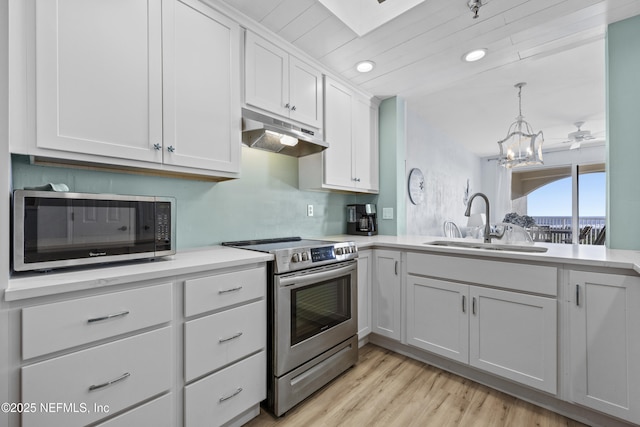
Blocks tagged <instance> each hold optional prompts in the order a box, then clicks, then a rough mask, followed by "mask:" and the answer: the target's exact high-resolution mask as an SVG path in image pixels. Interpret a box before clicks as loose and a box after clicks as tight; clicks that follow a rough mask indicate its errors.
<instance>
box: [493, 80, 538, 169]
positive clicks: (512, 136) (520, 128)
mask: <svg viewBox="0 0 640 427" xmlns="http://www.w3.org/2000/svg"><path fill="white" fill-rule="evenodd" d="M524 85H526V83H517V84H516V85H515V87H516V88H517V89H518V117H516V121H515V122H513V123H511V126H509V130H508V131H507V136H506V137H505V138H504V139H503V140H501V141H498V145H499V146H500V157H498V163H499V164H500V165H502V166H504V167H506V168H509V169H511V168H515V167H519V166H529V165H541V164H543V163H544V162H543V161H542V143H543V142H544V136H543V134H542V131H540V132H538V133H534V132H533V128H532V127H531V125H530V124H529V123H527V122H526V121H525V120H524V116H523V115H522V86H524Z"/></svg>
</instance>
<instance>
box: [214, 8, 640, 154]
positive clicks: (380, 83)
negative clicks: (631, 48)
mask: <svg viewBox="0 0 640 427" xmlns="http://www.w3.org/2000/svg"><path fill="white" fill-rule="evenodd" d="M224 1H225V2H226V3H227V4H229V5H230V6H232V7H234V8H235V9H237V10H238V11H240V12H241V13H243V14H244V15H247V16H248V17H250V18H252V19H253V20H255V21H257V22H260V23H261V24H262V25H264V26H265V27H266V28H268V29H270V30H271V31H273V32H274V33H276V34H278V35H279V36H281V37H282V38H284V39H285V40H287V41H289V42H290V43H292V44H293V45H295V46H297V47H298V48H300V49H302V50H303V51H305V52H306V53H307V54H309V55H310V56H312V57H313V58H315V59H317V60H318V61H320V62H321V63H323V64H324V65H325V66H326V67H327V68H328V69H330V70H332V71H333V72H334V73H336V74H339V75H341V76H342V77H343V78H344V79H346V80H348V81H350V82H351V83H353V84H354V85H357V86H360V87H361V88H363V89H364V90H366V91H368V92H370V93H372V94H374V95H375V96H377V97H379V98H381V99H384V98H387V97H390V96H394V95H397V96H400V97H402V98H404V99H406V100H407V105H408V108H409V109H411V110H412V111H413V112H415V113H416V114H418V115H420V116H422V117H423V118H424V119H425V120H426V121H427V122H429V123H430V124H431V125H433V126H434V127H436V128H437V129H439V130H440V131H441V132H442V133H444V134H445V135H447V136H448V137H449V138H451V139H453V140H455V141H457V142H458V143H460V144H462V145H464V146H465V147H466V148H467V149H469V150H470V151H472V152H474V153H476V154H478V155H480V156H490V155H495V154H497V151H498V146H497V143H496V141H498V140H499V139H502V138H503V137H504V136H505V134H506V132H507V128H508V127H509V124H510V123H511V122H512V121H513V120H514V119H515V117H516V115H517V111H518V100H517V91H516V89H515V88H514V87H513V86H514V84H516V83H518V82H527V86H525V87H524V88H523V92H522V109H523V114H524V116H525V119H526V120H527V121H528V122H529V123H530V124H531V125H532V126H533V128H534V130H535V131H536V132H537V131H538V130H543V132H544V135H545V141H546V147H553V146H560V145H562V146H563V147H566V146H568V144H562V143H561V141H563V140H566V139H567V134H568V133H569V132H572V131H574V130H575V127H574V126H573V123H574V122H576V121H584V122H586V123H585V125H584V126H583V130H584V129H588V130H590V131H591V132H592V134H594V135H595V136H597V137H604V136H605V121H606V116H605V42H604V36H605V32H606V29H607V25H608V24H610V23H612V22H616V21H620V20H622V19H626V18H628V17H631V16H635V15H638V14H640V1H639V0H488V1H487V0H484V1H483V3H484V5H483V6H482V7H481V9H480V12H479V18H478V19H473V18H472V13H471V11H470V10H469V8H468V6H467V0H426V1H425V2H423V3H421V4H420V5H418V6H416V7H414V8H413V9H411V10H409V11H408V12H406V13H404V14H402V15H400V16H398V17H397V18H395V19H393V20H391V21H390V22H388V23H387V24H385V25H383V26H381V27H379V28H377V29H375V30H373V31H371V32H369V33H367V34H365V35H364V36H362V37H358V36H357V35H356V34H355V33H354V32H353V31H352V30H351V29H349V27H347V26H346V25H345V24H344V23H343V22H342V21H340V20H339V19H338V18H336V17H335V16H334V15H333V14H332V13H331V12H330V11H329V10H328V9H326V8H325V7H324V6H323V5H322V4H321V3H320V2H319V1H318V0H224ZM344 1H349V0H344ZM370 1H371V2H376V3H377V0H370ZM386 1H389V2H392V1H397V0H386ZM474 48H486V49H488V54H487V56H486V57H485V58H484V59H483V60H481V61H478V62H475V63H464V62H463V61H462V60H461V57H462V55H463V54H464V53H465V52H467V51H470V50H472V49H474ZM365 59H368V60H371V61H374V62H375V63H376V68H375V69H374V70H373V71H372V72H370V73H367V74H360V73H358V72H357V71H356V70H355V68H354V65H355V64H356V62H358V61H360V60H365Z"/></svg>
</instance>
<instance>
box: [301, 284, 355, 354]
mask: <svg viewBox="0 0 640 427" xmlns="http://www.w3.org/2000/svg"><path fill="white" fill-rule="evenodd" d="M350 286H351V280H350V276H348V275H347V276H343V277H340V278H337V279H332V280H327V281H324V282H320V283H315V284H313V285H309V286H306V287H303V288H299V289H295V290H292V291H291V345H292V346H293V345H296V344H298V343H299V342H302V341H304V340H306V339H308V338H311V337H313V336H314V335H317V334H319V333H321V332H323V331H326V330H327V329H330V328H332V327H334V326H336V325H338V324H340V323H342V322H344V321H347V320H349V319H350V318H351V292H350Z"/></svg>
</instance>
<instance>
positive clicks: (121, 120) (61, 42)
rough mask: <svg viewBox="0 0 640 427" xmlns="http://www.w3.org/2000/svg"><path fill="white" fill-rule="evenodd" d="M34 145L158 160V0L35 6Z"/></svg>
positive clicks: (67, 0) (41, 1)
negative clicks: (156, 146)
mask: <svg viewBox="0 0 640 427" xmlns="http://www.w3.org/2000/svg"><path fill="white" fill-rule="evenodd" d="M35 10H36V28H37V31H36V88H37V89H36V145H37V147H38V148H48V149H55V150H64V151H70V152H76V153H88V154H94V155H99V156H108V157H117V158H126V159H134V160H144V161H153V162H160V161H161V159H162V154H161V152H160V151H158V150H155V149H153V146H154V145H155V144H159V145H161V144H162V34H161V33H162V31H161V2H160V1H158V0H156V1H148V0H130V1H112V0H58V1H50V0H38V1H37V2H36V8H35Z"/></svg>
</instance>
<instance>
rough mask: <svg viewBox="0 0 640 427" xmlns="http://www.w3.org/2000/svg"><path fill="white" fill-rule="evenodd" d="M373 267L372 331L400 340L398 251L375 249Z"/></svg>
mask: <svg viewBox="0 0 640 427" xmlns="http://www.w3.org/2000/svg"><path fill="white" fill-rule="evenodd" d="M373 268H374V275H373V288H372V292H373V293H372V300H373V310H372V313H371V314H372V332H374V333H376V334H379V335H383V336H385V337H388V338H393V339H396V340H400V308H401V307H400V298H401V292H402V291H401V284H402V281H401V279H400V278H401V269H402V266H401V257H400V253H399V252H395V251H385V250H375V251H374V261H373Z"/></svg>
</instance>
